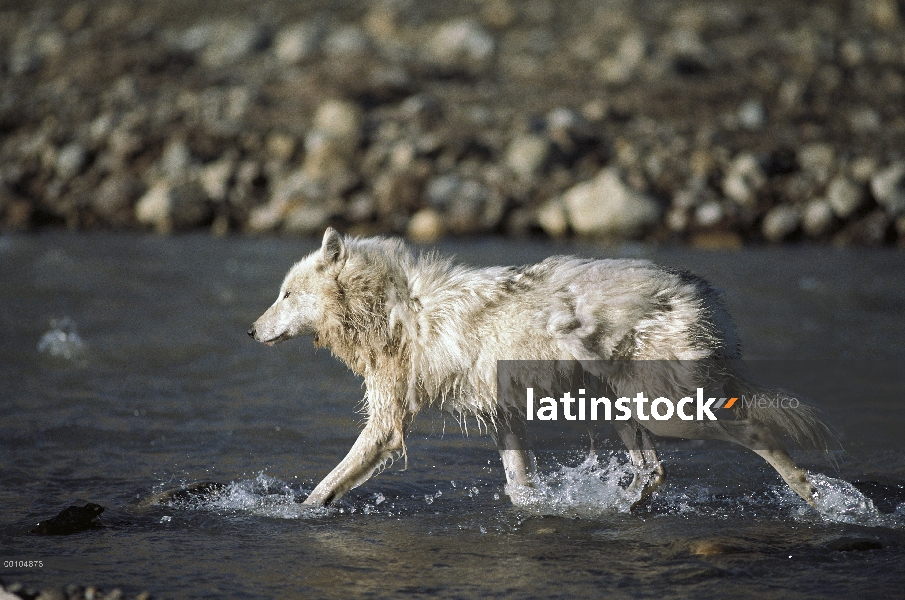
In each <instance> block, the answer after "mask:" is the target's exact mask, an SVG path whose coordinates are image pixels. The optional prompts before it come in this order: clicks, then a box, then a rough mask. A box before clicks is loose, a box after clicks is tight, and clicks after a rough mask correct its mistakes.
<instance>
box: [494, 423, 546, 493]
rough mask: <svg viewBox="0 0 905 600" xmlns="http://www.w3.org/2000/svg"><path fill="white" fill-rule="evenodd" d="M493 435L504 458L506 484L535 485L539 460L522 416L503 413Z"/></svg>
mask: <svg viewBox="0 0 905 600" xmlns="http://www.w3.org/2000/svg"><path fill="white" fill-rule="evenodd" d="M491 435H492V436H493V440H494V441H495V442H496V446H497V450H499V451H500V458H502V459H503V469H504V470H505V471H506V485H507V486H510V485H521V486H528V487H533V486H534V472H535V471H536V470H537V462H536V461H535V459H534V452H532V451H531V448H530V445H529V444H528V436H527V434H526V432H525V423H524V422H523V421H522V418H521V416H519V415H517V414H514V413H508V414H504V415H501V417H500V418H498V422H497V423H496V427H495V428H494V430H493V432H492V433H491Z"/></svg>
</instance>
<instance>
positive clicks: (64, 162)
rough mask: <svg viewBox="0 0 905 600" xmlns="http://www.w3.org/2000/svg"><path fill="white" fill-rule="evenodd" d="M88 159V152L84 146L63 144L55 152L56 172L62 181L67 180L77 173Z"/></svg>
mask: <svg viewBox="0 0 905 600" xmlns="http://www.w3.org/2000/svg"><path fill="white" fill-rule="evenodd" d="M87 161H88V153H87V152H86V151H85V148H84V146H82V145H81V144H78V143H75V142H73V143H71V144H67V145H65V146H63V147H62V148H61V149H60V151H59V153H57V160H56V165H55V169H56V173H57V175H58V176H59V177H60V178H61V179H63V180H64V181H68V180H70V179H72V178H73V177H75V176H77V175H79V174H80V173H81V172H82V169H83V168H84V167H85V163H86V162H87Z"/></svg>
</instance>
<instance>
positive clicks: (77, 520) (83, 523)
mask: <svg viewBox="0 0 905 600" xmlns="http://www.w3.org/2000/svg"><path fill="white" fill-rule="evenodd" d="M102 512H104V507H103V506H101V505H99V504H94V503H93V502H89V503H88V504H86V505H85V506H70V507H69V508H65V509H63V510H62V511H61V512H60V514H58V515H57V516H55V517H53V518H51V519H47V520H46V521H41V522H40V523H38V524H37V525H36V526H35V527H34V528H33V529H31V530H30V531H29V533H37V534H40V535H70V534H73V533H79V532H80V531H86V530H88V529H97V528H100V527H103V525H101V524H100V522H98V517H99V516H100V514H101V513H102Z"/></svg>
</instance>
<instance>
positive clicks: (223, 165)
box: [198, 157, 235, 202]
mask: <svg viewBox="0 0 905 600" xmlns="http://www.w3.org/2000/svg"><path fill="white" fill-rule="evenodd" d="M234 171H235V163H234V162H233V160H232V158H230V157H225V158H222V159H220V160H218V161H216V162H212V163H210V164H208V165H205V166H204V167H203V168H201V169H200V171H199V176H198V179H199V181H200V182H201V186H202V187H203V188H204V192H205V193H206V194H207V197H208V198H210V199H211V200H214V201H216V202H222V201H223V200H225V199H226V195H227V193H228V192H229V183H230V179H231V178H232V176H233V172H234Z"/></svg>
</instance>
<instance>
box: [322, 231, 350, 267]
mask: <svg viewBox="0 0 905 600" xmlns="http://www.w3.org/2000/svg"><path fill="white" fill-rule="evenodd" d="M321 256H322V258H323V259H324V264H325V265H336V266H340V267H341V266H342V265H343V263H345V262H346V244H345V242H343V238H342V236H341V235H339V232H337V231H336V230H335V229H333V228H332V227H327V231H325V232H324V241H323V242H322V243H321Z"/></svg>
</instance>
